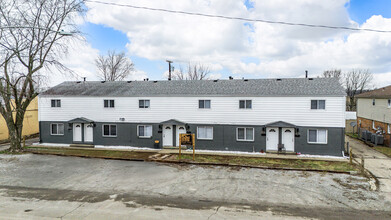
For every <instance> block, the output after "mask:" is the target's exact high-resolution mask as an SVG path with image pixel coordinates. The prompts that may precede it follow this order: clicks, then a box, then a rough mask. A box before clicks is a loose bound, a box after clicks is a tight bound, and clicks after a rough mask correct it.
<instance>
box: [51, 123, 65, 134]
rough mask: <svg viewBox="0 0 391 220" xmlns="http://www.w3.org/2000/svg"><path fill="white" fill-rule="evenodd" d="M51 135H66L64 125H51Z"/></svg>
mask: <svg viewBox="0 0 391 220" xmlns="http://www.w3.org/2000/svg"><path fill="white" fill-rule="evenodd" d="M50 134H51V135H64V124H61V123H55V124H51V125H50Z"/></svg>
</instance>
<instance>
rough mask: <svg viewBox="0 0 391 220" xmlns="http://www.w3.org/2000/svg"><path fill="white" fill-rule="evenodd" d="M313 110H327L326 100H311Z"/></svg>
mask: <svg viewBox="0 0 391 220" xmlns="http://www.w3.org/2000/svg"><path fill="white" fill-rule="evenodd" d="M311 109H326V100H311Z"/></svg>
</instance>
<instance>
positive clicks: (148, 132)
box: [137, 125, 152, 138]
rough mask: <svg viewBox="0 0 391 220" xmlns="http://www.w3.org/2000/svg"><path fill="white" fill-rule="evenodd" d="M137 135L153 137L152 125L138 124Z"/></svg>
mask: <svg viewBox="0 0 391 220" xmlns="http://www.w3.org/2000/svg"><path fill="white" fill-rule="evenodd" d="M137 136H138V137H141V138H150V137H152V125H138V126H137Z"/></svg>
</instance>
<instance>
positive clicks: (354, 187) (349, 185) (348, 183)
mask: <svg viewBox="0 0 391 220" xmlns="http://www.w3.org/2000/svg"><path fill="white" fill-rule="evenodd" d="M333 180H334V182H336V183H338V184H339V185H340V186H342V187H344V188H346V189H352V190H358V189H362V190H366V191H368V190H369V188H368V187H365V186H364V185H362V184H357V183H356V184H355V183H352V180H350V179H349V178H348V179H347V181H346V182H345V181H343V180H341V179H339V178H333Z"/></svg>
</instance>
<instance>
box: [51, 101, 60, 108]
mask: <svg viewBox="0 0 391 220" xmlns="http://www.w3.org/2000/svg"><path fill="white" fill-rule="evenodd" d="M51 101H52V108H60V107H61V100H60V99H52V100H51Z"/></svg>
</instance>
